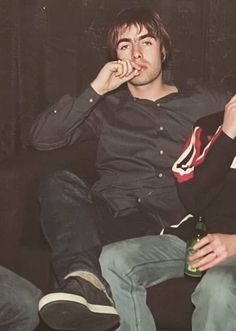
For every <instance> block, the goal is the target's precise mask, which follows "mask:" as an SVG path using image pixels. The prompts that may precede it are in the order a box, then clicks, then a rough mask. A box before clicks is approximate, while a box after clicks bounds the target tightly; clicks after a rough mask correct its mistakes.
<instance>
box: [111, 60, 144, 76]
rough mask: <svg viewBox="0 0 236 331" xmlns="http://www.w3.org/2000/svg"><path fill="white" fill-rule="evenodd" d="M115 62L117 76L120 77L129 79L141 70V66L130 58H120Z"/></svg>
mask: <svg viewBox="0 0 236 331" xmlns="http://www.w3.org/2000/svg"><path fill="white" fill-rule="evenodd" d="M113 63H114V72H115V76H116V77H119V78H127V80H129V79H131V77H132V78H133V77H134V76H137V75H138V74H139V71H140V69H141V68H140V66H139V65H137V64H136V63H134V62H131V61H130V60H118V61H115V62H113Z"/></svg>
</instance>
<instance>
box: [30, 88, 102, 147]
mask: <svg viewBox="0 0 236 331" xmlns="http://www.w3.org/2000/svg"><path fill="white" fill-rule="evenodd" d="M100 100H101V96H100V95H98V94H97V93H96V92H95V91H94V90H93V89H92V88H91V87H89V88H87V89H86V90H85V91H84V92H83V93H82V94H81V95H80V96H79V97H77V98H75V97H72V96H70V95H68V94H67V95H65V96H63V97H62V98H61V99H60V100H59V101H58V102H57V103H56V104H55V105H52V106H51V107H49V108H48V109H47V110H46V111H44V112H42V113H41V114H39V116H38V117H37V118H36V120H35V122H34V123H33V126H32V128H31V137H30V138H31V145H32V146H33V147H34V148H36V149H38V150H50V149H56V148H60V147H62V146H65V145H68V144H72V143H73V142H74V141H75V140H76V139H77V138H78V137H79V136H80V134H81V130H82V127H81V126H82V124H83V123H84V121H85V119H86V118H87V117H88V116H89V115H90V113H91V112H92V110H93V109H94V108H95V107H96V105H97V104H98V102H99V101H100ZM93 117H95V114H94V115H93V116H92V117H91V119H90V120H89V121H88V124H87V125H85V126H86V128H87V131H88V132H87V134H88V135H89V131H91V135H92V134H95V132H96V126H95V123H96V121H94V119H93ZM83 129H84V128H83ZM89 129H90V130H89ZM83 132H84V130H83Z"/></svg>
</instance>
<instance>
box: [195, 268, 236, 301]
mask: <svg viewBox="0 0 236 331" xmlns="http://www.w3.org/2000/svg"><path fill="white" fill-rule="evenodd" d="M230 270H231V269H230V268H227V267H225V266H222V267H220V266H218V267H215V268H212V269H209V270H208V271H207V272H206V274H205V275H204V277H203V278H202V280H201V281H200V283H199V284H198V286H197V287H196V289H195V291H194V294H193V297H194V295H195V294H197V295H198V296H199V297H200V298H204V297H205V298H208V300H209V301H211V302H217V304H221V305H225V304H226V303H227V302H228V301H229V297H232V294H234V296H236V289H235V286H236V279H235V275H234V273H232V272H230ZM232 270H233V269H232Z"/></svg>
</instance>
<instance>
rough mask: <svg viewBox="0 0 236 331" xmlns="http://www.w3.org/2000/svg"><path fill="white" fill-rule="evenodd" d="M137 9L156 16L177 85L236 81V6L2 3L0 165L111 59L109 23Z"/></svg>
mask: <svg viewBox="0 0 236 331" xmlns="http://www.w3.org/2000/svg"><path fill="white" fill-rule="evenodd" d="M136 4H138V5H140V4H145V5H150V6H152V7H154V8H156V9H158V11H159V13H160V15H161V17H162V19H163V21H164V23H165V24H166V26H167V28H168V31H169V32H170V35H171V37H172V41H173V45H174V54H173V61H172V63H171V72H173V73H174V75H175V77H176V78H177V79H181V80H182V79H184V80H185V79H188V78H194V79H197V80H203V81H212V82H219V81H221V82H222V81H223V82H226V83H230V84H231V83H235V82H236V60H235V57H236V1H235V0H149V1H148V0H143V1H141V0H140V1H138V0H136V1H135V0H133V1H132V0H129V1H128V0H127V1H124V0H0V44H1V52H0V78H1V79H0V144H1V145H0V160H4V159H6V158H8V157H9V156H10V155H12V154H13V153H18V152H20V151H22V150H24V149H26V148H27V144H28V141H27V136H28V132H29V128H30V126H31V124H32V121H33V119H34V118H35V116H36V115H37V114H38V113H39V112H40V111H42V110H43V109H44V108H45V107H46V106H47V105H48V104H51V103H53V102H55V101H56V100H57V98H59V97H60V96H61V95H62V94H64V93H66V92H68V91H69V92H72V93H78V92H80V91H81V90H82V89H83V88H84V87H85V86H86V85H87V84H88V83H89V82H90V81H91V80H92V79H93V78H94V77H95V75H96V73H97V72H98V70H99V68H100V66H101V65H102V64H104V62H105V61H106V59H107V49H106V32H105V27H106V26H107V23H109V22H110V21H111V20H112V19H113V17H114V16H115V15H116V13H117V12H118V11H119V10H120V9H123V8H125V7H130V6H132V5H136Z"/></svg>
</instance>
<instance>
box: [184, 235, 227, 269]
mask: <svg viewBox="0 0 236 331" xmlns="http://www.w3.org/2000/svg"><path fill="white" fill-rule="evenodd" d="M228 237H229V236H227V235H222V234H218V233H215V234H208V235H207V236H205V237H204V238H202V239H201V240H200V241H199V242H198V243H197V244H196V245H194V251H195V252H194V254H193V255H192V256H191V257H190V258H189V260H190V261H191V265H192V266H193V267H194V268H197V269H199V270H200V271H204V270H207V269H209V268H211V267H213V266H215V265H217V264H218V263H219V262H221V261H223V260H225V259H226V258H227V257H228V250H227V245H226V240H229V238H228ZM227 238H228V239H227Z"/></svg>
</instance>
